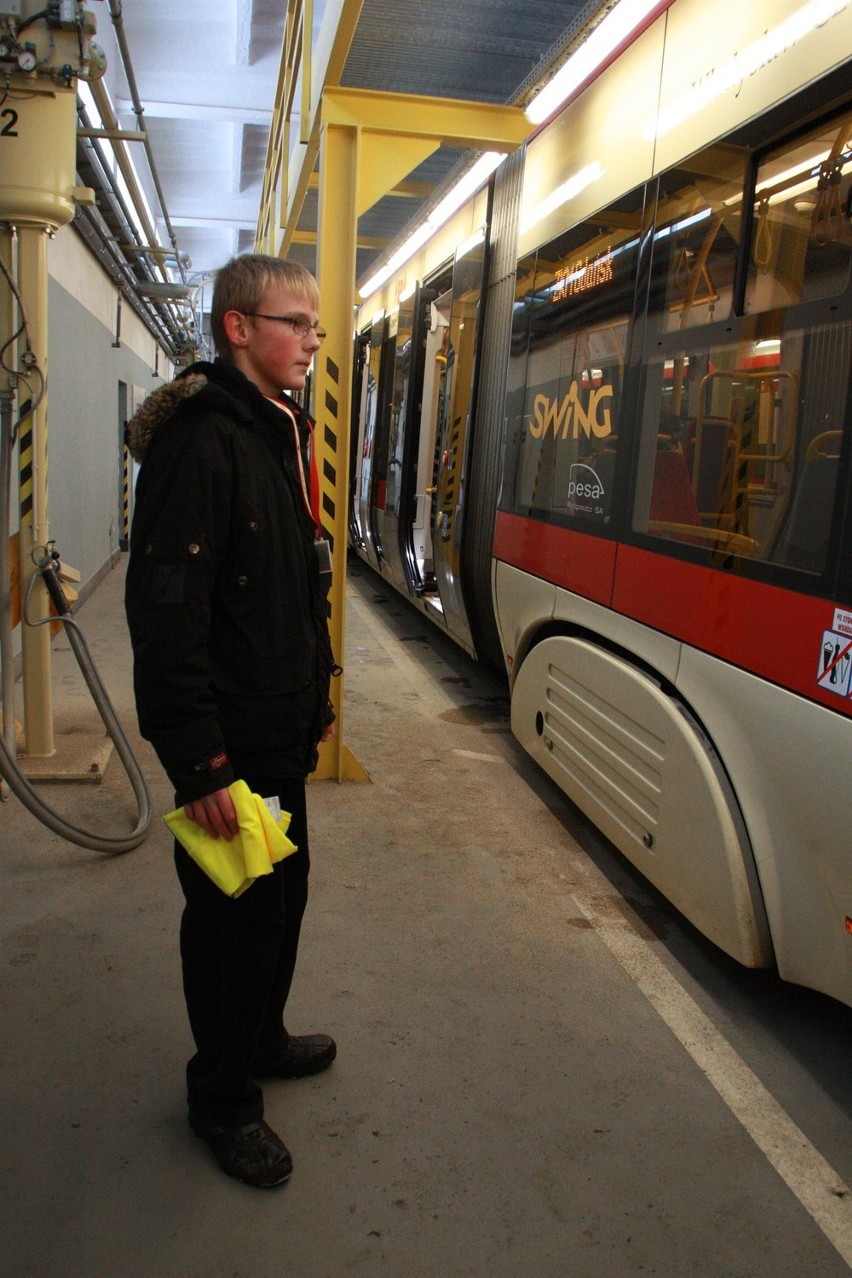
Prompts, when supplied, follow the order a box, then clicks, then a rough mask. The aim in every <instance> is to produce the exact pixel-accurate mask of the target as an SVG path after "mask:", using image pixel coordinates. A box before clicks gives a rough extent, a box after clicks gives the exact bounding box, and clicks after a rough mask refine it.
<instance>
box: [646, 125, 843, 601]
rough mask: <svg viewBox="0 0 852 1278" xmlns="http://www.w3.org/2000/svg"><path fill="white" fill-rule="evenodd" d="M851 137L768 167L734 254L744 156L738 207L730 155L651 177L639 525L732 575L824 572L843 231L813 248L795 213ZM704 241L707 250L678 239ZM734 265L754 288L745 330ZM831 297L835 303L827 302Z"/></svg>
mask: <svg viewBox="0 0 852 1278" xmlns="http://www.w3.org/2000/svg"><path fill="white" fill-rule="evenodd" d="M848 132H849V129H848V117H847V120H846V123H844V124H843V125H842V126H841V125H840V124H836V125H835V126H833V127H831V128H827V129H824V130H822V131H821V132H819V133H816V134H812V135H811V136H810V138H809V139H807V140H802V139H801V138H800V139H799V140H797V142H796V143H795V145H794V146H791V147H790V148H789V149H787V150H780V149H779V150H777V151H776V152H774V153H772V155H770V156H769V157H768V158H767V159H766V160H765V161H764V162H763V163H762V164H761V166H760V167H759V170H758V178H757V193H758V194H757V201H756V202H757V207H758V210H759V211H758V213H757V215H756V217H755V219H754V223H753V229H752V234H751V237H750V242H749V243H748V244H742V245H741V244H740V225H741V219H740V212H739V210H740V208H741V204H742V191H744V189H745V162H746V159H747V157H746V156H745V155H742V156H740V158H739V160H738V165H739V173H740V181H741V182H742V191H741V192H740V195H739V196H738V195H737V193H736V190H735V189H734V188H735V181H734V179H735V178H736V176H737V174H736V171H735V167H736V166H734V164H733V159H734V156H735V154H736V153H735V151H734V149H733V148H730V147H727V148H719V147H713V148H710V150H709V151H708V152H707V153H706V154H705V155H701V156H698V157H695V158H693V159H692V160H691V161H689V162H688V163H687V164H686V165H685V166H681V167H680V168H678V169H677V170H674V171H672V172H671V173H667V174H664V175H663V176H662V177H661V179H660V198H659V201H658V204H657V212H656V218H655V223H654V233H653V257H652V265H651V285H650V294H649V297H650V304H649V313H648V323H647V325H646V330H645V339H644V352H643V392H642V401H641V402H642V413H641V437H640V446H639V452H638V463H637V474H636V487H635V498H634V511H633V527H634V530H635V531H636V532H638V533H641V534H646V535H649V536H651V537H653V538H655V539H659V540H660V541H665V542H666V543H672V544H673V548H674V545H675V544H676V545H677V546H679V547H684V548H685V547H689V548H690V550H689V552H688V553H690V554H692V553H701V552H703V553H704V555H709V562H711V563H713V564H716V565H718V566H721V565H724V566H725V567H726V568H728V569H729V570H733V571H746V570H748V571H749V572H754V571H755V566H756V565H759V564H762V563H765V564H772V565H774V566H776V567H777V568H780V569H796V570H799V571H800V572H806V573H810V574H814V575H821V574H823V573H824V572H825V571H826V569H827V567H828V554H829V545H830V539H831V522H832V514H833V510H834V504H835V503H834V498H835V492H836V487H837V476H838V471H839V455H840V451H841V442H842V426H843V423H844V422H845V421H846V419H847V416H848V399H849V393H850V392H849V386H850V357H851V356H852V326H850V322H849V321H848V319H844V318H843V317H844V314H846V315H848V313H849V307H848V299H849V293H850V285H849V267H848V256H849V251H850V246H849V228H848V225H847V226H846V227H845V228H844V229H842V230H838V237H837V239H836V240H834V241H832V242H831V243H828V242H826V243H825V244H815V243H814V241H813V239H812V233H811V231H810V230H809V229H808V228H810V227H811V226H812V224H813V213H812V211H809V212H808V213H807V215H805V213H804V212H803V211H797V210H796V207H795V205H796V204H797V203H799V200H800V195H801V194H802V190H803V188H802V186H801V182H802V181H805V178H807V182H806V187H807V189H810V186H809V185H808V184H810V183H811V178H812V177H813V175H812V174H811V169H812V168H813V167H814V165H816V166H817V168H818V167H819V165H820V164H822V163H823V161H822V160H820V156H825V155H829V154H831V153H832V151H834V152H835V153H836V152H837V147H838V140H839V139H841V138H845V137H846V136H847V135H848ZM719 155H722V156H724V157H726V160H725V164H724V165H723V167H722V169H721V171H720V172H719V180H718V182H717V183H716V184H715V185H714V183H713V182H712V181H711V180H710V179H709V177H708V176H707V175H708V174H709V173H710V172H711V170H712V168H713V165H714V164H715V163H716V162H717V160H718V157H719ZM699 175H700V180H699ZM813 183H814V187H815V186H816V184H817V183H818V176H817V177H815V178H813ZM796 219H798V221H796ZM687 221H688V222H689V223H690V224H689V226H687V227H686V228H684V222H687ZM799 223H804V229H803V227H802V226H801V225H799ZM698 228H703V229H702V230H701V235H703V237H704V238H703V241H701V242H696V241H695V240H694V239H693V242H692V244H691V245H690V244H689V242H688V240H686V241H685V240H683V239H682V238H681V236H682V234H683V231H684V229H685V230H686V232H687V234H688V235H690V236H694V235H695V233H696V231H697V230H698ZM820 234H821V235H822V234H823V233H822V232H820ZM684 251H686V252H687V256H686V258H685V257H684ZM820 251H824V252H825V253H826V256H825V257H824V258H823V259H820V258H819V253H820ZM742 253H747V254H748V278H747V285H746V308H745V314H744V315H743V316H741V317H738V316H737V315H736V313H735V307H734V279H735V275H736V271H735V267H736V261H737V256H738V254H742ZM755 255H757V257H756V256H755ZM821 263H822V264H821ZM843 292H845V293H846V296H847V301H846V302H845V303H844V304H843V305H839V304H837V301H836V299H837V298H838V297H839V296H840V294H842V293H843ZM827 297H831V298H832V299H834V300H833V301H832V302H831V304H829V303H828V302H823V303H822V304H820V299H822V298H827ZM682 299H685V300H682ZM773 579H774V578H773Z"/></svg>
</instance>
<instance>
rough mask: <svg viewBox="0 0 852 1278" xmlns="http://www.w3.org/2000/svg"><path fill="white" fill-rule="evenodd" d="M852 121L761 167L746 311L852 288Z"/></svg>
mask: <svg viewBox="0 0 852 1278" xmlns="http://www.w3.org/2000/svg"><path fill="white" fill-rule="evenodd" d="M850 198H852V115H850V114H849V113H848V112H847V113H846V114H845V115H844V116H842V117H840V118H835V119H834V120H833V121H831V122H830V123H827V124H823V125H822V126H821V127H820V128H818V129H814V130H812V131H811V132H810V133H808V134H806V135H805V136H804V137H799V138H797V139H796V141H795V142H793V143H788V144H787V145H786V146H784V147H779V148H776V149H775V150H774V151H772V152H770V154H769V155H767V156H766V157H765V158H764V159H763V161H762V162H761V164H760V165H759V167H758V172H757V183H756V186H755V199H754V215H753V219H752V233H751V243H750V246H749V259H748V282H747V286H746V297H745V311H746V314H752V313H756V312H761V311H767V310H772V309H775V308H777V307H786V306H791V305H795V304H796V303H798V302H805V301H813V300H816V299H819V298H824V297H836V296H837V295H838V294H841V293H843V292H845V290H846V289H847V287H848V284H849V264H850V257H852V225H850V216H849V201H850Z"/></svg>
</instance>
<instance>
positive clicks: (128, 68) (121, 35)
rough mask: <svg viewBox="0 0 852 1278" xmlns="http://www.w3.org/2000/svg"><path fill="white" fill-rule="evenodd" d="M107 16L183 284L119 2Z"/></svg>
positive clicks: (113, 0) (113, 2)
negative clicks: (113, 29) (116, 44)
mask: <svg viewBox="0 0 852 1278" xmlns="http://www.w3.org/2000/svg"><path fill="white" fill-rule="evenodd" d="M109 16H110V17H111V18H112V23H113V26H114V27H115V36H116V40H117V41H118V49H119V53H120V54H121V62H122V66H123V67H124V74H125V76H126V77H127V86H128V88H129V89H130V100H131V102H132V103H133V111H134V114H135V116H136V120H137V123H138V125H139V131H140V133H143V134H144V135H145V136H144V145H145V154H146V155H147V157H148V165H149V167H150V169H151V177H152V179H153V181H154V188H155V190H156V192H157V199H158V200H159V201H160V208H161V209H162V212H163V221H164V222H165V224H166V229H167V231H168V233H169V239H170V241H171V244H172V248H173V249H174V251H175V256H176V257H177V266H178V270H179V271H180V277H181V279H182V280H183V282H184V284H185V283H186V272H185V270H184V266H183V262H182V261H181V256H180V253H179V252H178V246H177V239H176V238H175V232H174V228H173V226H172V224H171V220H170V218H169V211H168V209H167V208H166V197H165V196H164V194H163V188H162V187H161V186H160V177H159V174H158V173H157V166H156V164H155V162H154V152H153V150H152V148H151V139H150V138H149V137H148V129H147V127H146V125H145V119H144V114H145V112H144V108H143V106H142V103H141V101H140V98H139V91H138V89H137V88H136V76H135V75H134V74H133V64H132V62H131V60H130V50H129V48H128V47H127V36H126V34H125V31H124V18H123V16H122V11H121V0H109Z"/></svg>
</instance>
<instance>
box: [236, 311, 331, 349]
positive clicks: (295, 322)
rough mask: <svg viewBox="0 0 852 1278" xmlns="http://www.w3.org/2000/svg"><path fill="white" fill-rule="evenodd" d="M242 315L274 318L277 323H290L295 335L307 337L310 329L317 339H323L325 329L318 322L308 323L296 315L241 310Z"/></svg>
mask: <svg viewBox="0 0 852 1278" xmlns="http://www.w3.org/2000/svg"><path fill="white" fill-rule="evenodd" d="M243 314H244V315H248V316H250V317H251V318H252V319H268V320H275V321H276V323H278V324H292V326H293V332H294V333H295V334H296V336H297V337H307V335H308V333H310V331H311V329H313V330H314V332H315V333H316V335H317V341H318V342H321V341H323V340H324V339H325V335H326V333H325V329H324V328H320V326H319V324H309V323H308V321H307V320H306V319H302V318H301V316H298V315H264V314H263V313H262V312H261V311H243Z"/></svg>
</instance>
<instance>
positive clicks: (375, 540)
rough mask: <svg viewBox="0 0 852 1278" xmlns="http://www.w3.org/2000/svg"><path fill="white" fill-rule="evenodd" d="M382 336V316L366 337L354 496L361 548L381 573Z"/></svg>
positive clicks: (383, 324) (383, 326) (383, 327)
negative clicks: (378, 460) (378, 442)
mask: <svg viewBox="0 0 852 1278" xmlns="http://www.w3.org/2000/svg"><path fill="white" fill-rule="evenodd" d="M384 334H385V319H384V316H381V317H379V318H378V319H376V320H375V321H374V322H373V324H372V326H371V328H370V334H369V340H368V344H367V348H366V352H365V355H366V361H365V365H364V378H363V383H362V394H361V418H360V427H359V431H358V437H359V443H360V449H361V484H360V488H359V490H358V492H357V494H356V497H357V507H358V525H359V531H360V535H361V544H362V545H363V548H364V551H365V553H366V555H367V558H368V560H369V561H370V563H371V564H372V566H373V567H374V568H375V569H376V570H377V571H378V572H381V568H382V564H381V559H382V549H381V532H380V530H378V529H377V527H376V523H375V516H374V511H375V505H374V496H375V494H374V487H375V474H374V460H375V449H376V426H377V422H378V412H379V365H380V363H381V357H382V341H383V338H384Z"/></svg>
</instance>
